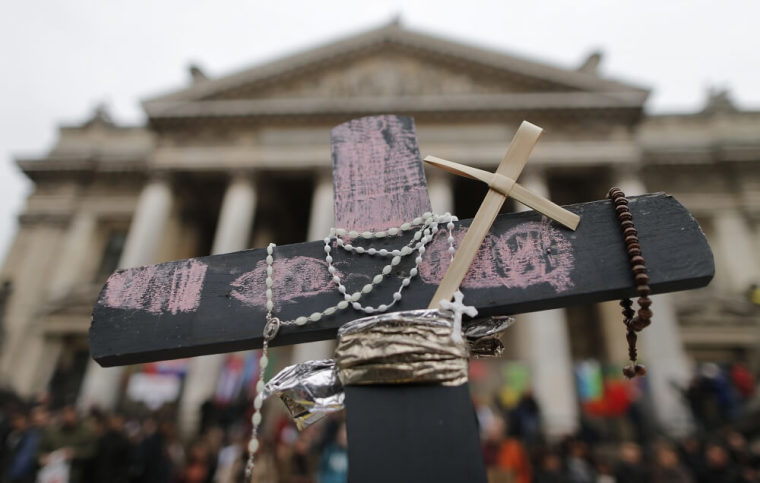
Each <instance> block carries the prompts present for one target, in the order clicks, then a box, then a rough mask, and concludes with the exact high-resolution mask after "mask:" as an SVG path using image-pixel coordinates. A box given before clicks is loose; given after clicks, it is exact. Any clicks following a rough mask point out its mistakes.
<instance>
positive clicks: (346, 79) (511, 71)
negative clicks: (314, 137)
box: [144, 24, 648, 117]
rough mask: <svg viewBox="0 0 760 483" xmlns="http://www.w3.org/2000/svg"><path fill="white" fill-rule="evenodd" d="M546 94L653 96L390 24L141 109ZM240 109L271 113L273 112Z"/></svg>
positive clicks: (207, 83)
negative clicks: (241, 102) (229, 103)
mask: <svg viewBox="0 0 760 483" xmlns="http://www.w3.org/2000/svg"><path fill="white" fill-rule="evenodd" d="M544 93H547V94H549V93H552V94H572V93H583V94H585V95H589V94H591V95H596V94H601V95H603V96H606V98H614V97H616V96H617V97H619V96H621V95H622V96H627V98H626V102H631V99H633V103H634V104H635V103H636V102H641V103H643V100H644V99H645V98H646V96H647V94H648V91H647V90H645V89H641V88H638V87H635V86H631V85H627V84H623V83H619V82H615V81H610V80H607V79H604V78H602V77H600V76H598V75H597V74H596V73H594V72H587V71H578V70H572V69H560V68H557V67H553V66H549V65H546V64H542V63H538V62H534V61H529V60H526V59H523V58H520V57H516V56H512V55H508V54H504V53H500V52H494V51H490V50H485V49H480V48H476V47H471V46H468V45H464V44H461V43H456V42H451V41H449V40H445V39H441V38H438V37H433V36H429V35H425V34H420V33H417V32H412V31H409V30H406V29H403V28H401V27H400V26H399V25H397V24H391V25H388V26H385V27H383V28H380V29H376V30H371V31H369V32H365V33H363V34H360V35H356V36H353V37H349V38H347V39H344V40H340V41H337V42H333V43H331V44H327V45H325V46H323V47H319V48H316V49H312V50H308V51H305V52H302V53H299V54H296V55H293V56H289V57H285V58H282V59H280V60H277V61H275V62H271V63H269V64H264V65H261V66H257V67H254V68H251V69H247V70H244V71H241V72H238V73H236V74H232V75H229V76H224V77H220V78H217V79H210V80H208V79H205V78H203V77H201V78H200V79H199V80H198V81H197V82H196V83H194V84H193V85H192V86H191V87H189V88H186V89H182V90H180V91H177V92H174V93H171V94H168V95H164V96H161V97H158V98H154V99H151V100H148V101H146V102H145V103H144V106H145V108H146V111H147V112H148V115H149V116H151V117H152V116H153V114H158V115H163V114H168V113H170V112H179V111H177V109H181V110H183V111H182V112H184V113H189V112H190V111H192V110H193V109H194V108H191V107H190V106H189V104H188V103H203V104H204V105H205V106H211V108H212V109H214V110H216V111H215V112H221V111H223V110H226V109H228V106H229V105H224V104H219V103H220V102H221V103H224V102H226V101H251V102H272V101H277V100H285V99H296V100H297V99H308V100H320V99H349V100H350V99H359V98H361V99H369V98H394V97H395V98H410V97H415V98H419V97H423V96H444V97H445V96H478V95H484V96H498V95H505V94H509V95H514V94H520V95H521V94H527V95H534V94H544ZM215 103H216V104H215ZM262 106H263V107H262ZM243 107H244V108H246V109H250V110H253V109H254V108H256V109H258V108H261V109H263V108H266V109H270V108H271V106H270V104H262V105H259V104H250V105H247V106H243ZM241 109H242V108H241ZM193 112H195V111H193Z"/></svg>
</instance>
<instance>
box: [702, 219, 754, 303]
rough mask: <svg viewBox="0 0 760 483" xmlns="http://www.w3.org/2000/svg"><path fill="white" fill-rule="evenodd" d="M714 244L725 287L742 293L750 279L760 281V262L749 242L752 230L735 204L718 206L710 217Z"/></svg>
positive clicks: (751, 282)
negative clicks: (720, 207)
mask: <svg viewBox="0 0 760 483" xmlns="http://www.w3.org/2000/svg"><path fill="white" fill-rule="evenodd" d="M713 223H714V226H715V236H716V238H717V242H718V243H717V248H718V250H720V253H716V255H717V256H718V257H720V260H721V262H722V263H723V264H724V266H725V274H723V276H722V277H721V278H722V279H723V283H724V285H725V287H726V288H728V289H729V290H730V291H731V292H732V293H733V294H735V295H739V294H741V295H743V294H744V292H746V290H747V289H748V288H749V286H750V285H751V284H753V283H760V263H758V255H757V253H756V252H755V250H754V247H753V244H752V240H753V237H752V230H751V229H750V227H749V223H748V222H747V219H746V217H745V216H744V214H743V213H742V212H741V211H739V210H738V209H736V208H732V209H727V210H722V211H720V212H718V213H717V214H716V216H715V217H714V218H713Z"/></svg>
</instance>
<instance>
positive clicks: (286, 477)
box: [0, 366, 760, 483]
mask: <svg viewBox="0 0 760 483" xmlns="http://www.w3.org/2000/svg"><path fill="white" fill-rule="evenodd" d="M723 369H726V368H720V367H717V366H715V367H713V366H706V367H701V368H700V370H699V371H697V372H696V373H695V374H694V375H693V377H692V379H691V381H690V384H689V386H688V387H684V388H682V395H683V398H684V399H685V401H686V403H687V404H686V405H687V406H688V407H689V408H691V409H690V411H691V413H692V414H691V416H692V419H693V421H694V426H693V430H692V431H691V432H690V433H688V434H684V435H683V436H681V437H668V436H666V435H664V434H663V433H662V432H661V431H660V430H658V429H657V427H656V426H655V425H653V424H651V421H649V420H648V417H647V416H646V414H647V411H646V410H645V408H643V407H642V404H643V400H642V399H641V398H640V397H638V396H637V393H638V392H639V390H640V387H639V386H640V385H641V383H640V382H631V381H625V382H620V384H618V385H615V384H609V383H606V384H605V385H604V386H605V387H604V389H603V392H605V396H606V399H605V398H604V397H603V398H602V399H598V400H595V401H593V402H588V403H587V404H586V405H585V407H584V408H583V409H584V411H583V416H582V418H581V425H580V429H579V430H578V431H577V432H576V433H574V434H567V435H565V436H563V437H561V438H555V439H552V440H548V439H547V438H545V437H544V436H543V433H542V414H541V407H540V405H539V403H538V402H537V401H536V399H535V398H534V397H533V395H532V393H531V391H530V390H529V389H528V390H526V391H524V392H523V393H522V394H520V395H519V396H518V397H517V398H516V399H512V400H510V399H509V398H505V397H504V395H503V394H498V393H495V394H492V395H491V397H488V398H484V399H483V398H479V397H476V399H475V401H474V403H475V409H476V414H475V417H477V419H478V422H479V426H480V428H481V441H482V449H483V459H484V462H485V464H486V467H487V469H488V475H489V482H490V483H529V482H567V483H595V482H599V483H612V482H618V483H626V482H631V483H635V482H642V483H660V482H662V483H666V482H667V483H670V482H684V483H688V482H694V483H702V482H704V483H714V482H737V483H739V482H753V481H760V394H759V393H758V391H756V390H755V378H754V377H753V376H752V375H751V374H744V373H743V372H742V371H741V370H740V369H739V368H733V370H731V368H728V370H723ZM732 375H733V377H731V376H732ZM725 376H728V377H725ZM475 384H477V383H475ZM476 392H477V391H474V393H476ZM51 406H55V402H54V401H53V400H52V399H50V398H46V397H44V396H42V397H39V398H37V399H35V400H33V401H24V400H22V399H20V398H18V397H15V396H14V395H12V394H8V393H6V394H4V395H3V401H2V406H1V407H2V410H1V411H0V438H1V440H2V447H1V451H0V468H2V480H0V481H8V482H35V481H37V480H36V478H37V477H38V472H40V470H41V468H44V467H45V466H46V465H49V464H50V463H51V461H52V458H55V457H60V458H62V459H63V460H64V461H66V462H68V468H69V473H68V477H69V481H71V482H73V483H77V482H124V483H127V482H145V483H152V482H156V483H164V482H166V483H175V482H176V483H189V482H197V483H200V482H218V483H227V482H239V481H243V480H244V467H245V461H246V458H247V453H246V447H247V442H248V437H249V435H250V424H249V423H248V421H249V420H250V416H251V412H252V411H251V399H250V395H246V393H245V392H243V393H241V395H240V397H239V398H237V399H235V400H228V401H220V400H209V401H207V402H206V404H204V405H203V408H202V414H201V415H200V419H201V425H200V430H199V432H198V433H197V434H195V435H192V436H191V437H181V436H180V432H179V431H178V429H177V424H176V407H173V406H172V405H170V404H166V405H164V406H162V407H161V408H160V409H158V410H155V411H151V410H150V409H148V408H147V406H133V407H129V408H127V410H126V412H127V413H129V415H125V413H121V412H111V413H107V412H103V411H99V410H97V409H91V410H90V411H88V412H81V411H78V410H77V409H76V408H75V407H74V406H71V405H63V406H62V407H51ZM603 407H606V409H602V408H603ZM263 428H264V431H263V436H262V438H261V443H262V449H261V450H260V451H259V452H258V453H257V456H256V470H255V473H254V481H257V482H292V483H309V482H313V483H338V482H345V481H347V474H348V453H347V446H348V445H347V436H346V426H345V422H344V421H343V415H342V414H340V413H336V414H333V415H330V416H329V417H327V418H326V419H325V420H323V421H321V422H319V423H317V424H314V425H312V426H310V427H308V428H307V429H306V430H304V431H301V432H299V431H298V430H297V429H296V428H295V425H294V424H293V423H292V421H291V420H290V419H289V418H288V416H287V415H286V413H285V411H284V409H283V406H282V405H281V404H280V403H279V401H276V400H275V401H273V400H269V401H267V403H266V405H265V419H264V425H263Z"/></svg>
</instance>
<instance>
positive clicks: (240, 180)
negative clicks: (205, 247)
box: [179, 173, 256, 435]
mask: <svg viewBox="0 0 760 483" xmlns="http://www.w3.org/2000/svg"><path fill="white" fill-rule="evenodd" d="M255 213H256V187H255V182H254V180H253V179H252V178H251V177H250V176H248V175H247V174H245V173H235V174H234V175H233V176H232V178H231V180H230V183H229V185H228V186H227V191H226V192H225V194H224V199H223V200H222V208H221V210H220V212H219V221H218V222H217V226H216V233H215V234H214V243H213V245H212V247H211V253H212V254H213V255H218V254H220V253H229V252H234V251H238V250H244V249H246V248H248V240H249V239H250V236H251V228H252V227H253V218H254V215H255ZM224 359H225V355H224V354H212V355H208V356H200V357H194V358H192V359H191V361H190V365H189V367H188V372H187V376H186V379H185V389H184V391H183V393H182V399H181V400H180V406H179V424H180V429H181V430H182V433H184V434H186V435H192V434H194V433H195V432H196V431H197V430H198V424H199V422H200V410H201V405H202V404H203V403H204V402H206V400H208V399H209V398H211V397H212V396H213V395H214V390H215V389H216V383H217V380H218V379H219V372H220V371H221V368H222V364H223V363H224Z"/></svg>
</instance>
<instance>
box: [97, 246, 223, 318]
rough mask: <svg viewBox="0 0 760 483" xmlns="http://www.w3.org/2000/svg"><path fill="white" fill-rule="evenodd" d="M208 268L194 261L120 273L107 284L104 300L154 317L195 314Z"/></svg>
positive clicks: (132, 269)
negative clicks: (142, 311) (185, 313)
mask: <svg viewBox="0 0 760 483" xmlns="http://www.w3.org/2000/svg"><path fill="white" fill-rule="evenodd" d="M207 268H208V267H207V266H206V264H205V263H202V262H199V261H197V260H192V259H191V260H186V261H183V262H176V263H169V264H164V265H152V266H149V267H137V268H130V269H127V270H124V271H122V272H117V273H115V274H113V275H111V277H110V278H109V279H108V281H107V282H106V288H105V293H104V295H103V301H104V303H105V305H106V306H107V307H111V308H114V309H133V310H144V311H146V312H150V313H153V314H161V313H167V312H171V313H172V314H177V313H178V312H195V311H196V310H197V309H198V305H199V304H200V300H201V291H202V290H203V281H204V279H205V277H206V269H207Z"/></svg>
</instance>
